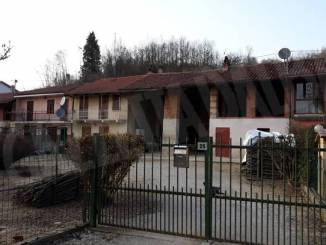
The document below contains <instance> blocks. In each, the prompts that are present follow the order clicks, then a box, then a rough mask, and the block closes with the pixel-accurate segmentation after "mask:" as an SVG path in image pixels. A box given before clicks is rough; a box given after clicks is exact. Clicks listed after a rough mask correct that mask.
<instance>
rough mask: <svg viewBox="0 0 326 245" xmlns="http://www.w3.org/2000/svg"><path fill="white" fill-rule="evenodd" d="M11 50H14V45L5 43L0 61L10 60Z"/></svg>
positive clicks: (0, 51)
mask: <svg viewBox="0 0 326 245" xmlns="http://www.w3.org/2000/svg"><path fill="white" fill-rule="evenodd" d="M11 50H12V45H11V43H10V41H9V42H8V44H5V43H4V44H2V45H1V50H0V61H1V60H5V59H8V58H9V57H10V52H11Z"/></svg>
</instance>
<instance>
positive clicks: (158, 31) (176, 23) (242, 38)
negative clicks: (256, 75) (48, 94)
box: [0, 0, 326, 90]
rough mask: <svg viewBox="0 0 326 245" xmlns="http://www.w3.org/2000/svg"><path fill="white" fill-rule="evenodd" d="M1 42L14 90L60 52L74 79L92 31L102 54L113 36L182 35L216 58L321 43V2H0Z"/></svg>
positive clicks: (28, 85) (140, 39)
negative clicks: (209, 44)
mask: <svg viewBox="0 0 326 245" xmlns="http://www.w3.org/2000/svg"><path fill="white" fill-rule="evenodd" d="M0 8H1V11H0V43H3V42H6V41H8V40H10V41H11V42H12V44H13V46H14V49H13V50H12V56H11V57H10V58H9V59H8V60H6V61H2V62H0V80H3V81H5V82H8V83H9V84H12V83H13V81H14V80H15V79H17V80H18V89H20V90H23V89H32V88H35V87H39V86H40V85H41V78H40V72H41V71H42V67H43V66H44V64H45V62H46V60H47V59H51V58H53V56H54V54H55V53H56V52H57V51H58V50H64V51H65V52H66V55H67V63H68V68H69V72H70V73H71V74H73V75H75V74H77V73H78V71H79V67H80V62H81V50H80V48H79V47H82V46H83V45H84V44H85V39H86V37H87V35H88V34H89V32H90V31H95V34H96V36H97V38H98V40H99V44H100V47H101V50H102V52H103V51H105V49H106V48H108V47H111V45H112V43H113V39H114V35H115V33H116V35H117V37H119V38H121V39H122V40H123V42H124V43H125V44H126V45H127V46H134V45H137V44H141V43H144V42H147V41H149V40H152V39H156V40H160V39H161V38H163V39H169V38H170V37H172V36H174V37H176V38H178V37H180V36H183V37H186V38H187V39H190V40H203V39H207V40H211V41H214V43H215V47H216V48H217V49H218V50H219V51H220V53H221V54H223V52H225V51H227V52H230V51H239V50H241V49H242V50H244V49H245V47H246V46H247V45H250V46H252V47H253V49H254V55H257V56H260V55H265V54H271V53H277V51H278V50H279V49H280V48H282V47H289V48H290V49H291V50H312V49H313V50H314V49H320V48H321V47H323V46H326V32H325V26H326V18H325V12H326V1H323V0H320V1H317V0H310V1H308V0H307V1H303V0H296V1H294V0H293V1H290V0H289V1H285V0H272V1H261V0H242V1H240V0H232V1H224V0H220V1H219V0H206V1H205V0H198V1H196V0H161V1H158V0H157V1H155V0H139V1H137V0H129V1H127V0H112V1H109V0H106V1H100V0H98V1H97V0H91V1H82V0H76V1H73V0H69V1H68V0H65V1H64V0H63V1H61V0H55V1H45V0H28V1H25V0H21V1H16V0H8V1H6V0H0Z"/></svg>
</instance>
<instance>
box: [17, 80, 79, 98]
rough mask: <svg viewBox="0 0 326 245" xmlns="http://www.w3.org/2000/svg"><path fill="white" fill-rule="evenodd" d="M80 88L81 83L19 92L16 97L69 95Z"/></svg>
mask: <svg viewBox="0 0 326 245" xmlns="http://www.w3.org/2000/svg"><path fill="white" fill-rule="evenodd" d="M78 86H80V84H79V83H73V84H68V85H64V86H52V87H45V88H39V89H33V90H26V91H22V92H17V93H16V95H26V96H28V95H37V94H56V93H67V92H69V91H70V90H72V89H74V88H76V87H78Z"/></svg>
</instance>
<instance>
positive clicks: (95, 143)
mask: <svg viewBox="0 0 326 245" xmlns="http://www.w3.org/2000/svg"><path fill="white" fill-rule="evenodd" d="M92 140H93V151H94V167H92V166H91V169H90V173H91V178H92V181H91V183H92V185H91V208H90V225H91V227H96V225H97V212H98V210H97V189H98V188H97V171H98V155H99V152H98V146H99V135H98V134H95V135H94V137H93V139H92Z"/></svg>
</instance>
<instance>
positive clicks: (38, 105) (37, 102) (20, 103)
mask: <svg viewBox="0 0 326 245" xmlns="http://www.w3.org/2000/svg"><path fill="white" fill-rule="evenodd" d="M51 99H54V112H56V111H57V110H58V109H59V108H60V101H61V99H62V96H46V97H45V96H42V97H30V98H17V99H16V111H17V112H22V111H26V110H27V101H33V102H34V112H46V111H47V101H48V100H51ZM67 99H68V100H69V102H68V113H71V111H72V99H71V98H69V97H67Z"/></svg>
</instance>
